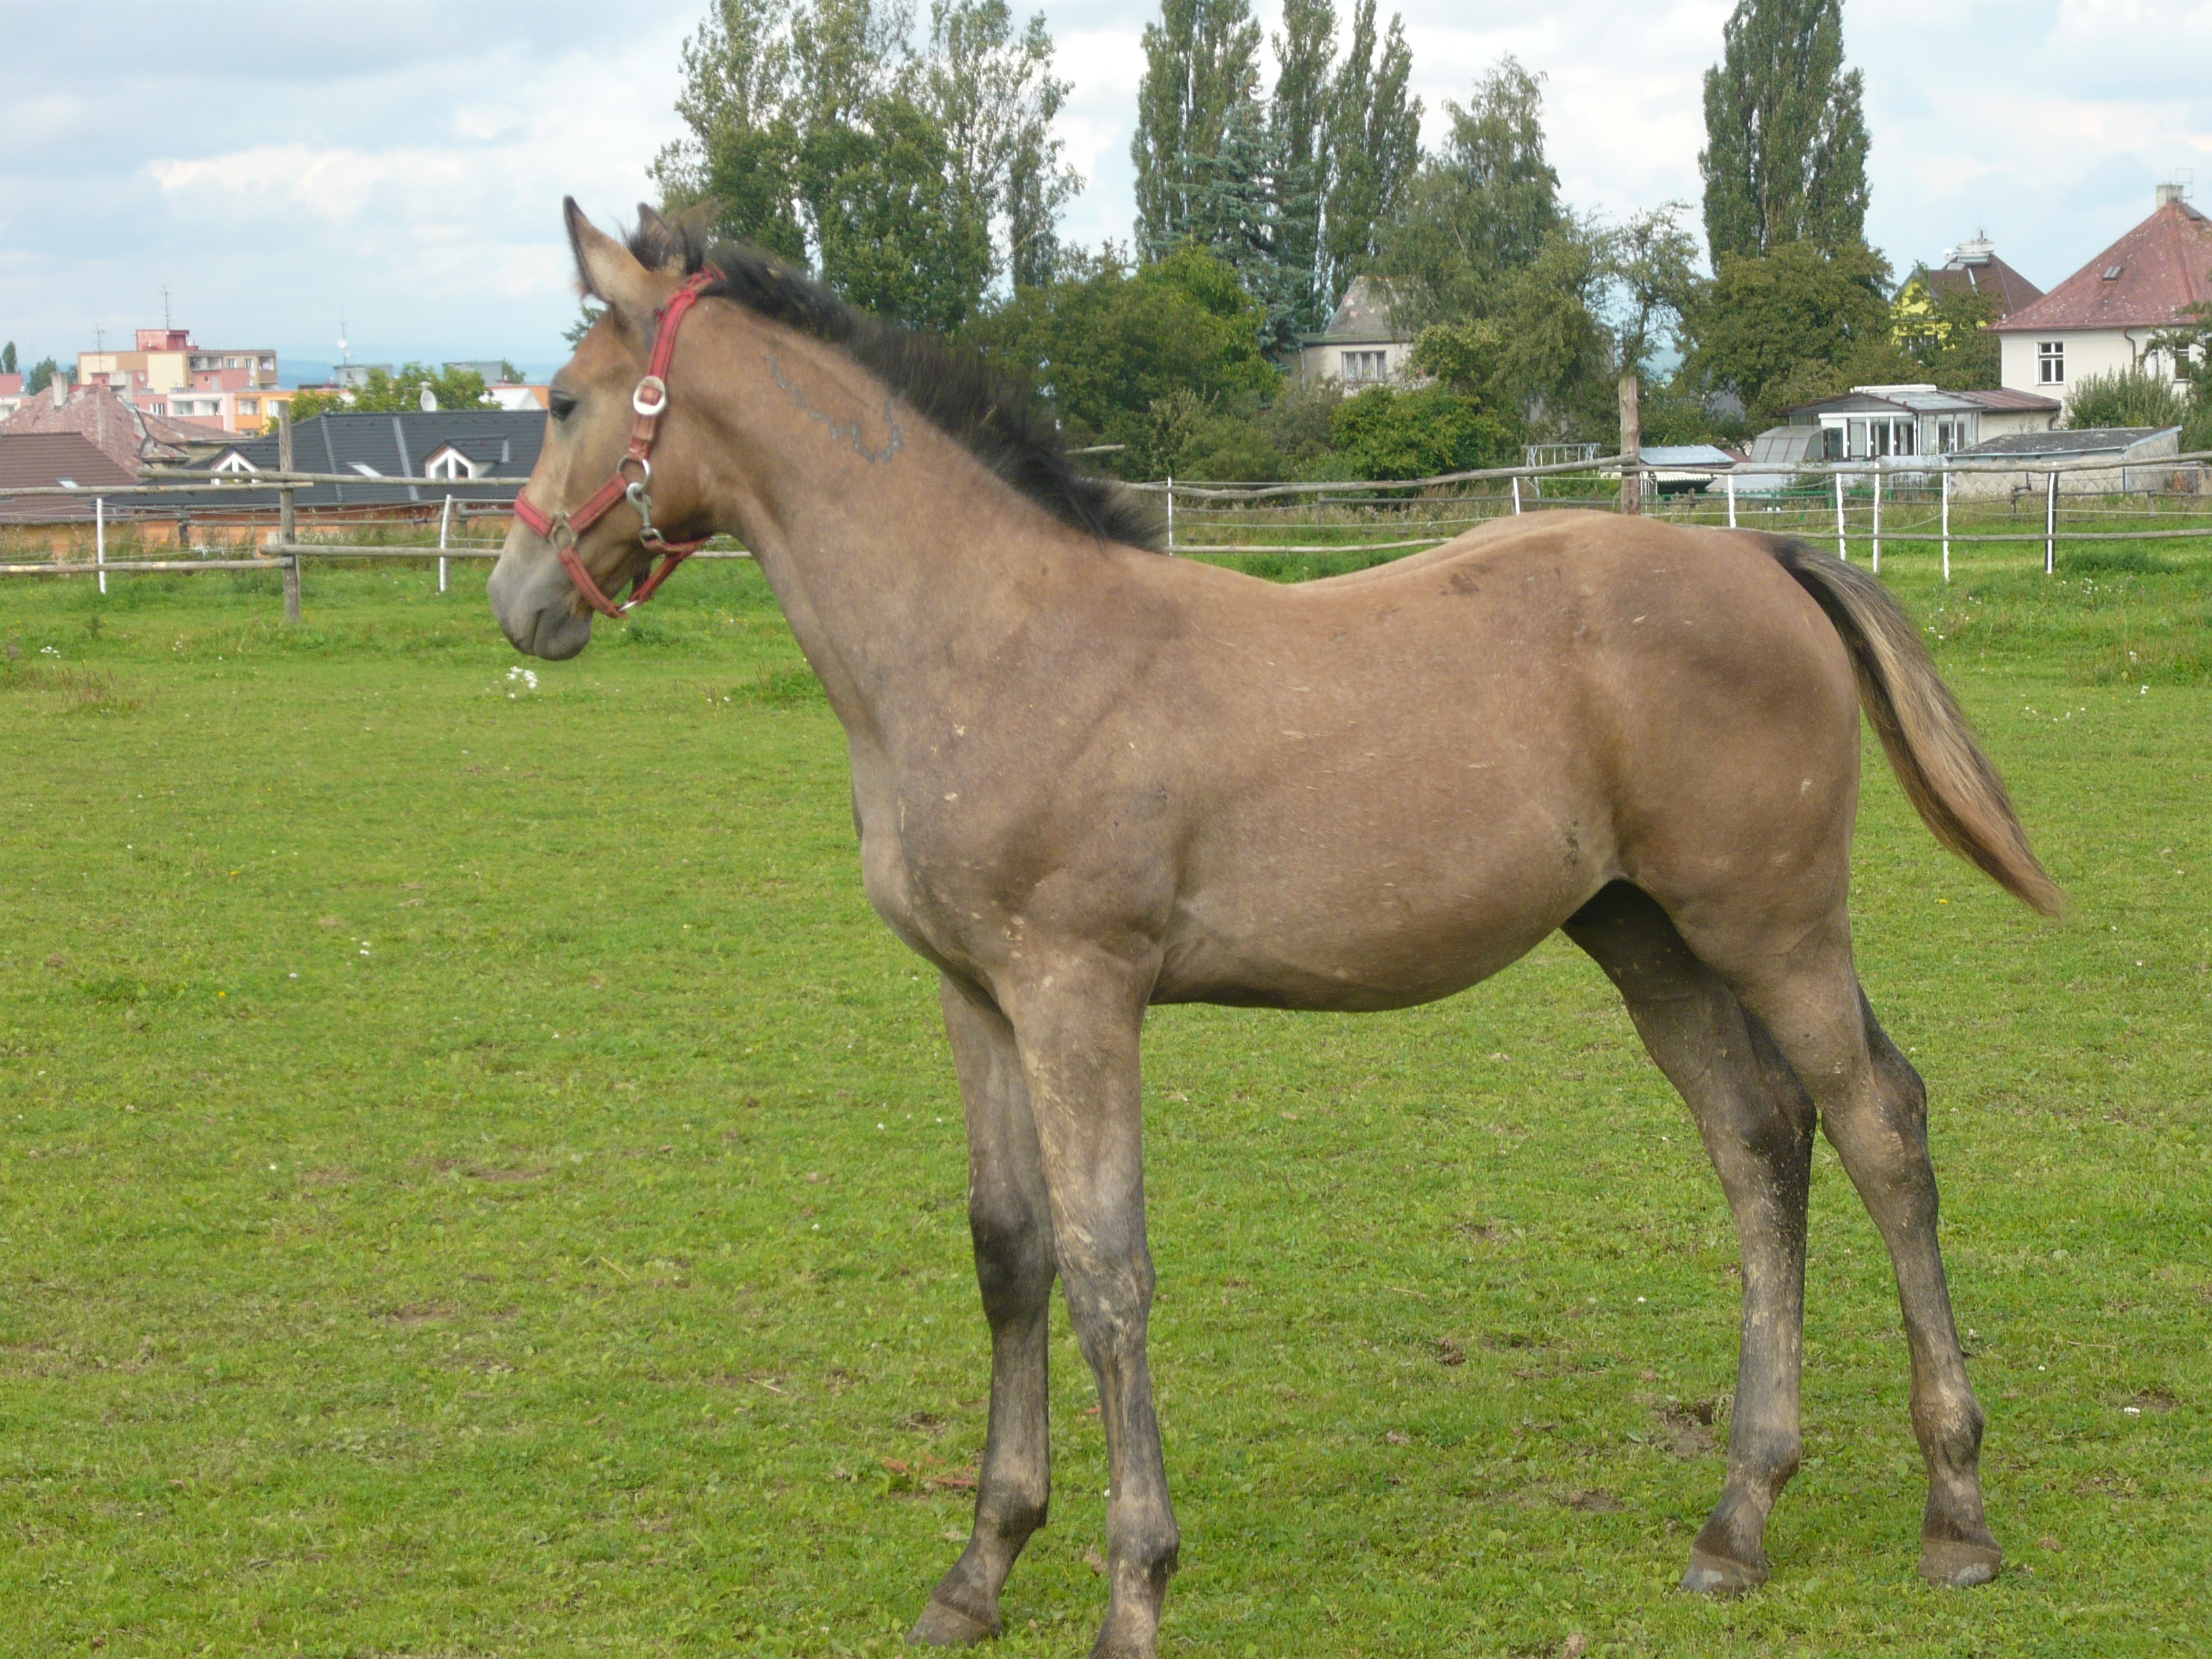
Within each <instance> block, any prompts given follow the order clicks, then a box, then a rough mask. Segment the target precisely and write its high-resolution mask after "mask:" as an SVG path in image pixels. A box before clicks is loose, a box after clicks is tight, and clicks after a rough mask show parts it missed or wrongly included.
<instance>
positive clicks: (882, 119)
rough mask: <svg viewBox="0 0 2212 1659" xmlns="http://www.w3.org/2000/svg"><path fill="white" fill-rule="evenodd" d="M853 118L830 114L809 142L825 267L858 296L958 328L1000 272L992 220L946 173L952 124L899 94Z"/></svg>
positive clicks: (804, 177) (807, 157)
mask: <svg viewBox="0 0 2212 1659" xmlns="http://www.w3.org/2000/svg"><path fill="white" fill-rule="evenodd" d="M858 113H859V115H860V119H859V120H856V121H854V122H853V123H851V124H850V125H847V124H844V123H839V124H836V125H830V124H827V123H825V124H823V125H820V126H817V127H816V128H815V129H814V130H813V131H812V132H811V134H810V136H809V137H808V140H807V143H806V145H805V149H802V150H801V151H800V152H799V181H800V185H801V188H802V189H803V190H804V191H805V197H806V200H807V202H808V204H809V209H810V212H811V216H812V218H813V221H814V234H815V240H816V245H817V249H818V251H819V255H820V258H821V262H822V270H823V275H824V276H826V277H827V278H828V279H829V282H830V283H832V284H833V285H834V286H836V289H838V290H839V291H840V292H841V293H842V294H843V295H845V296H846V297H847V298H848V299H849V300H851V301H853V302H854V304H855V305H859V306H861V307H866V309H867V310H870V311H872V312H874V313H877V314H878V315H880V316H884V317H896V318H897V319H900V320H901V321H902V322H904V323H907V324H908V325H912V326H914V327H917V328H927V329H934V330H937V331H940V332H945V333H950V332H951V331H953V330H956V329H957V328H958V327H959V326H960V325H962V324H963V323H964V322H966V321H967V320H968V319H969V316H970V315H971V314H973V313H974V312H975V309H976V307H977V305H978V303H979V301H981V296H982V293H983V288H984V285H985V283H987V281H988V280H989V277H990V272H991V241H990V231H989V227H988V225H987V223H986V222H985V221H984V219H983V217H982V215H981V211H980V207H979V204H977V202H976V201H975V198H974V197H973V196H972V195H970V194H969V193H968V192H966V191H963V190H962V189H961V188H960V187H959V186H958V185H956V184H954V183H953V182H951V180H949V179H947V177H946V167H945V161H946V159H947V146H946V144H945V132H944V129H943V128H941V127H939V125H937V123H936V122H935V121H933V120H932V119H931V118H930V117H929V116H928V114H927V112H924V111H923V110H921V108H920V107H919V106H916V105H915V103H914V101H913V100H910V99H908V98H907V97H905V96H903V95H902V94H896V93H894V94H889V95H887V96H885V97H883V98H879V99H878V100H875V101H874V102H873V103H872V104H869V105H867V106H865V107H864V108H863V109H862V110H861V111H860V112H858Z"/></svg>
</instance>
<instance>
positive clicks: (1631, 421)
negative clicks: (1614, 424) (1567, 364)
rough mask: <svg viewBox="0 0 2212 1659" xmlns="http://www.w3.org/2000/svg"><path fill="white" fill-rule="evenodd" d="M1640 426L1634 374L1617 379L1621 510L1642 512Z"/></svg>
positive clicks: (1641, 434) (1642, 485) (1642, 435)
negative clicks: (1618, 392) (1618, 391)
mask: <svg viewBox="0 0 2212 1659" xmlns="http://www.w3.org/2000/svg"><path fill="white" fill-rule="evenodd" d="M1643 453H1644V433H1643V427H1642V425H1641V423H1640V422H1639V421H1638V416H1637V412H1636V371H1635V370H1634V369H1631V370H1630V371H1629V372H1628V373H1627V374H1624V375H1622V376H1621V377H1620V510H1621V511H1622V512H1624V513H1641V512H1642V511H1643V510H1644V469H1643V467H1642V465H1640V464H1639V463H1640V460H1641V458H1642V456H1643Z"/></svg>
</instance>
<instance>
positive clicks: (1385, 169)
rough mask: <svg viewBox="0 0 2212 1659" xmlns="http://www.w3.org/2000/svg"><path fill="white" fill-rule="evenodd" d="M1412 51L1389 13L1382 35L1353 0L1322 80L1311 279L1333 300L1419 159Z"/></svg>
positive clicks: (1365, 1) (1373, 247)
mask: <svg viewBox="0 0 2212 1659" xmlns="http://www.w3.org/2000/svg"><path fill="white" fill-rule="evenodd" d="M1412 76H1413V50H1412V48H1410V47H1409V46H1407V44H1406V33H1405V29H1404V27H1402V25H1401V21H1400V19H1399V18H1398V17H1397V16H1396V15H1395V14H1394V15H1392V17H1391V19H1390V27H1389V30H1388V31H1387V32H1386V33H1383V36H1382V37H1381V39H1380V40H1379V41H1378V40H1377V39H1376V32H1375V0H1358V8H1357V9H1355V10H1354V11H1353V13H1352V41H1351V44H1350V45H1349V46H1347V47H1346V50H1345V54H1344V61H1343V62H1342V63H1341V64H1339V65H1338V66H1337V70H1336V76H1335V78H1334V81H1333V82H1332V83H1331V84H1330V87H1329V98H1328V158H1329V179H1328V199H1327V201H1326V203H1325V204H1324V207H1323V211H1324V214H1325V222H1324V224H1323V227H1322V258H1320V259H1319V260H1318V261H1316V265H1317V267H1318V268H1317V270H1316V284H1317V286H1318V287H1319V288H1320V289H1321V290H1322V293H1323V294H1324V295H1326V296H1327V299H1326V303H1327V304H1328V305H1330V306H1332V307H1334V304H1335V302H1336V300H1337V298H1338V296H1340V295H1342V294H1343V292H1344V289H1345V286H1346V283H1349V282H1350V281H1351V280H1352V275H1353V273H1354V272H1356V271H1358V270H1360V269H1361V268H1362V267H1364V265H1366V264H1368V263H1369V262H1370V261H1371V260H1372V259H1373V258H1375V256H1376V252H1378V251H1379V246H1380V240H1381V238H1382V235H1383V230H1384V228H1385V227H1387V226H1388V225H1389V222H1390V221H1391V220H1392V219H1394V218H1395V216H1397V215H1398V213H1399V211H1400V210H1401V209H1402V208H1403V207H1404V205H1405V204H1406V200H1407V192H1408V191H1410V189H1411V188H1412V185H1413V176H1414V174H1415V173H1416V172H1417V171H1418V170H1419V167H1420V164H1421V100H1419V99H1418V98H1413V97H1409V96H1408V95H1407V90H1406V87H1407V82H1408V81H1409V80H1410V79H1411V78H1412Z"/></svg>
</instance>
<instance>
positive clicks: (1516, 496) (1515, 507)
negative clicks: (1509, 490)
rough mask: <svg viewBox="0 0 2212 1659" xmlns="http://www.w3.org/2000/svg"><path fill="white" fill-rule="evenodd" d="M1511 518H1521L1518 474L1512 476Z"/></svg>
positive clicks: (1519, 476) (1519, 479)
mask: <svg viewBox="0 0 2212 1659" xmlns="http://www.w3.org/2000/svg"><path fill="white" fill-rule="evenodd" d="M1513 516H1514V517H1515V518H1516V519H1517V518H1519V517H1520V516H1521V475H1520V474H1519V473H1518V472H1516V473H1515V474H1514V475H1513Z"/></svg>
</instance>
